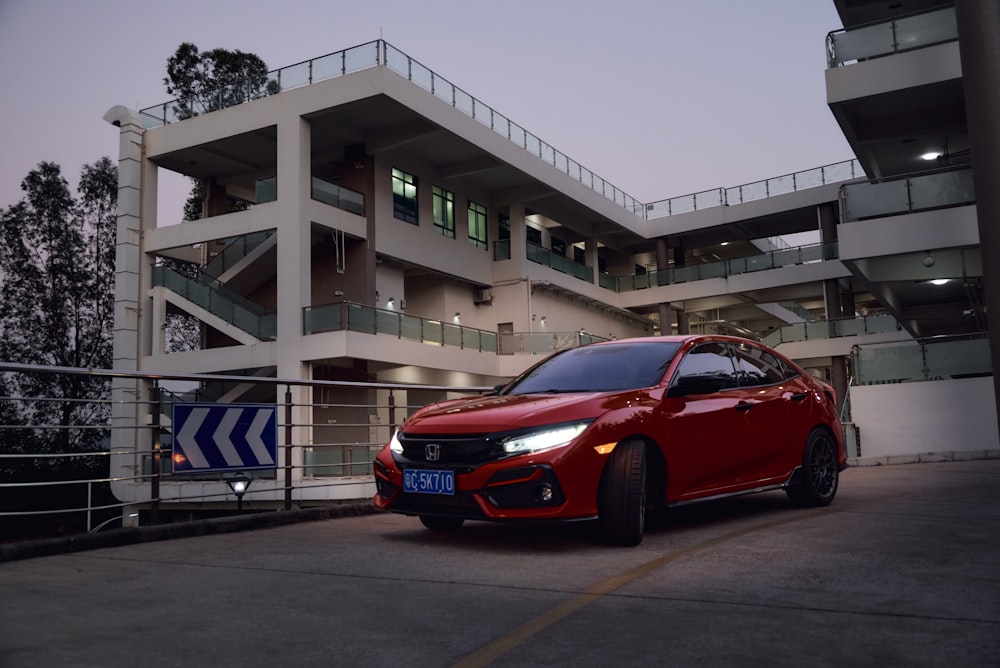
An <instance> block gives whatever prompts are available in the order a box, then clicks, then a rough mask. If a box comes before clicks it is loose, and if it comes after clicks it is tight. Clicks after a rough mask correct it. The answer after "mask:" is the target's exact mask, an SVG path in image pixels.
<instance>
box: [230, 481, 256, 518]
mask: <svg viewBox="0 0 1000 668" xmlns="http://www.w3.org/2000/svg"><path fill="white" fill-rule="evenodd" d="M251 482H253V478H251V477H250V476H248V475H246V474H244V473H237V474H236V475H235V476H233V477H232V478H227V479H226V483H227V484H228V485H229V489H231V490H233V494H235V495H236V512H237V513H242V512H243V495H244V494H246V491H247V488H248V487H250V483H251Z"/></svg>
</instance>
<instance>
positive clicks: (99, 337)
mask: <svg viewBox="0 0 1000 668" xmlns="http://www.w3.org/2000/svg"><path fill="white" fill-rule="evenodd" d="M21 189H22V190H23V191H24V193H25V194H24V196H23V198H22V199H21V201H20V202H18V203H16V204H14V205H12V206H10V207H8V208H7V209H5V210H3V211H0V275H2V276H3V277H4V280H3V283H2V285H0V360H4V361H7V362H15V363H21V364H32V365H47V366H65V367H77V368H109V367H110V366H111V363H112V324H113V323H112V320H113V308H114V275H115V274H114V271H115V266H114V265H115V255H114V253H115V248H114V234H115V217H116V205H117V199H118V169H117V167H116V166H115V165H114V164H113V163H112V162H111V161H110V160H109V159H108V158H102V159H101V160H98V161H97V162H95V163H94V164H92V165H85V166H84V167H83V170H82V172H81V176H80V185H79V188H78V190H79V199H74V198H73V196H72V195H71V194H70V190H69V187H68V184H67V182H66V179H64V178H63V177H62V174H61V170H60V167H59V165H56V164H54V163H50V162H42V163H40V164H39V165H38V167H37V168H36V169H34V170H32V171H31V172H29V174H28V176H27V177H25V179H24V180H23V181H22V182H21ZM0 388H2V390H3V392H4V396H6V397H18V398H20V400H19V401H8V402H7V406H6V407H5V408H4V424H19V425H25V428H23V429H16V430H9V429H3V430H0V451H2V452H8V453H42V452H58V453H71V452H90V451H93V450H97V449H99V442H100V440H101V439H102V438H103V437H104V435H105V434H103V433H102V431H100V430H96V429H80V428H78V427H80V426H82V425H89V426H93V425H100V424H104V423H106V422H107V419H108V415H109V412H110V411H109V408H108V405H107V404H106V403H97V402H96V400H100V399H106V398H107V393H108V381H107V380H106V379H100V378H92V377H87V376H83V375H69V374H40V373H30V374H29V373H25V374H8V375H7V376H5V377H4V378H3V383H2V384H0ZM40 398H44V400H42V399H40ZM81 399H83V400H87V399H91V400H95V401H94V402H90V401H79V400H81ZM7 420H13V422H8V421H7ZM29 425H47V426H50V427H51V426H55V428H54V429H53V428H49V429H32V428H30V426H29ZM14 461H22V460H14ZM26 461H27V462H30V463H32V464H33V466H34V469H35V470H36V472H44V471H48V472H49V473H51V472H53V471H55V470H56V469H58V468H65V466H64V465H65V462H64V461H60V460H57V459H38V460H26ZM73 461H74V462H75V463H76V464H78V465H79V466H70V467H69V468H75V469H76V470H77V471H79V470H80V467H90V468H93V467H95V466H100V465H101V463H100V462H98V461H96V460H95V459H93V458H84V459H80V460H73ZM22 473H25V472H24V471H22ZM19 477H20V476H19ZM20 478H21V479H24V478H23V477H20Z"/></svg>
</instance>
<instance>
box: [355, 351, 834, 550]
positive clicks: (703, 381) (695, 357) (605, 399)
mask: <svg viewBox="0 0 1000 668" xmlns="http://www.w3.org/2000/svg"><path fill="white" fill-rule="evenodd" d="M846 466H847V455H846V452H845V449H844V435H843V430H842V428H841V425H840V420H839V419H838V415H837V408H836V400H835V397H834V394H833V390H832V389H831V388H830V387H829V386H828V385H826V384H824V383H822V382H820V381H818V380H816V379H815V378H813V377H812V376H810V375H809V374H807V373H806V372H805V371H803V370H802V369H801V368H799V367H798V366H796V365H795V364H794V363H792V362H790V361H789V360H787V359H785V358H784V357H782V356H781V355H780V354H778V353H776V352H775V351H773V350H771V349H769V348H767V347H766V346H763V345H761V344H759V343H756V342H753V341H749V340H745V339H741V338H737V337H729V336H710V335H705V336H664V337H656V338H642V339H628V340H621V341H606V342H602V343H596V344H592V345H587V346H582V347H579V348H574V349H572V350H566V351H563V352H559V353H556V354H554V355H552V356H550V357H548V358H547V359H545V360H544V361H542V362H540V363H539V364H537V365H535V366H534V367H532V368H531V369H529V370H528V371H526V372H525V373H524V374H522V375H521V376H519V377H518V378H516V379H514V380H513V381H512V382H510V383H509V384H508V385H506V386H503V387H501V388H498V390H497V391H496V392H495V393H493V394H488V395H483V396H477V397H472V398H465V399H458V400H452V401H444V402H441V403H437V404H432V405H430V406H426V407H424V408H422V409H420V410H419V411H417V412H416V413H414V414H413V416H412V417H410V418H409V419H408V420H407V421H406V423H405V424H404V425H403V426H402V429H401V430H399V431H397V432H396V434H395V435H394V436H393V437H392V440H391V441H390V442H389V443H388V444H387V445H386V446H385V447H384V448H383V449H382V450H381V451H380V452H379V454H378V456H377V457H376V458H375V461H374V468H375V483H376V488H377V492H376V494H375V498H374V503H375V505H376V506H377V507H379V508H382V509H386V510H390V511H393V512H397V513H403V514H406V515H416V516H418V517H420V520H421V521H422V522H423V524H424V525H425V526H426V527H428V528H430V529H441V530H443V529H456V528H458V527H459V526H461V525H462V523H463V522H464V521H465V520H467V519H473V520H582V519H596V520H597V522H598V526H599V528H600V530H601V533H602V534H603V536H604V537H605V538H606V539H607V540H608V541H609V542H612V543H616V544H620V545H637V544H638V543H639V542H640V541H641V540H642V535H643V529H644V524H645V514H646V508H647V507H649V506H660V507H663V506H678V505H683V504H688V503H693V502H696V501H705V500H709V499H718V498H720V497H726V496H731V495H736V494H745V493H749V492H759V491H764V490H774V489H784V490H785V492H786V493H787V494H788V497H789V498H790V499H791V501H792V502H794V503H796V504H799V505H806V506H824V505H827V504H828V503H830V502H831V501H832V500H833V497H834V495H835V494H836V493H837V483H838V479H839V474H840V471H842V470H843V469H844V468H845V467H846Z"/></svg>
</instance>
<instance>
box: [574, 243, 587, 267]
mask: <svg viewBox="0 0 1000 668" xmlns="http://www.w3.org/2000/svg"><path fill="white" fill-rule="evenodd" d="M573 262H576V263H577V264H583V265H585V264H587V249H586V248H585V247H584V246H582V245H574V246H573Z"/></svg>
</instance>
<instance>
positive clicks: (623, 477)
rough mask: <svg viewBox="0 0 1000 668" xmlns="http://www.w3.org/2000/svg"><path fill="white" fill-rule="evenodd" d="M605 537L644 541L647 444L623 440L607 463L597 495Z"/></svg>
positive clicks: (618, 541)
mask: <svg viewBox="0 0 1000 668" xmlns="http://www.w3.org/2000/svg"><path fill="white" fill-rule="evenodd" d="M597 513H598V522H599V523H600V530H601V535H602V537H603V538H604V539H605V540H607V541H608V542H609V543H613V544H615V545H625V546H632V545H638V544H639V543H641V542H642V534H643V531H644V530H645V524H646V444H645V443H643V442H642V441H640V440H638V439H633V440H629V441H623V442H622V443H619V444H618V446H617V447H616V448H615V449H614V450H613V451H612V453H611V456H610V457H609V458H608V461H607V464H605V466H604V473H603V475H602V476H601V487H600V491H599V492H598V498H597Z"/></svg>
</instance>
